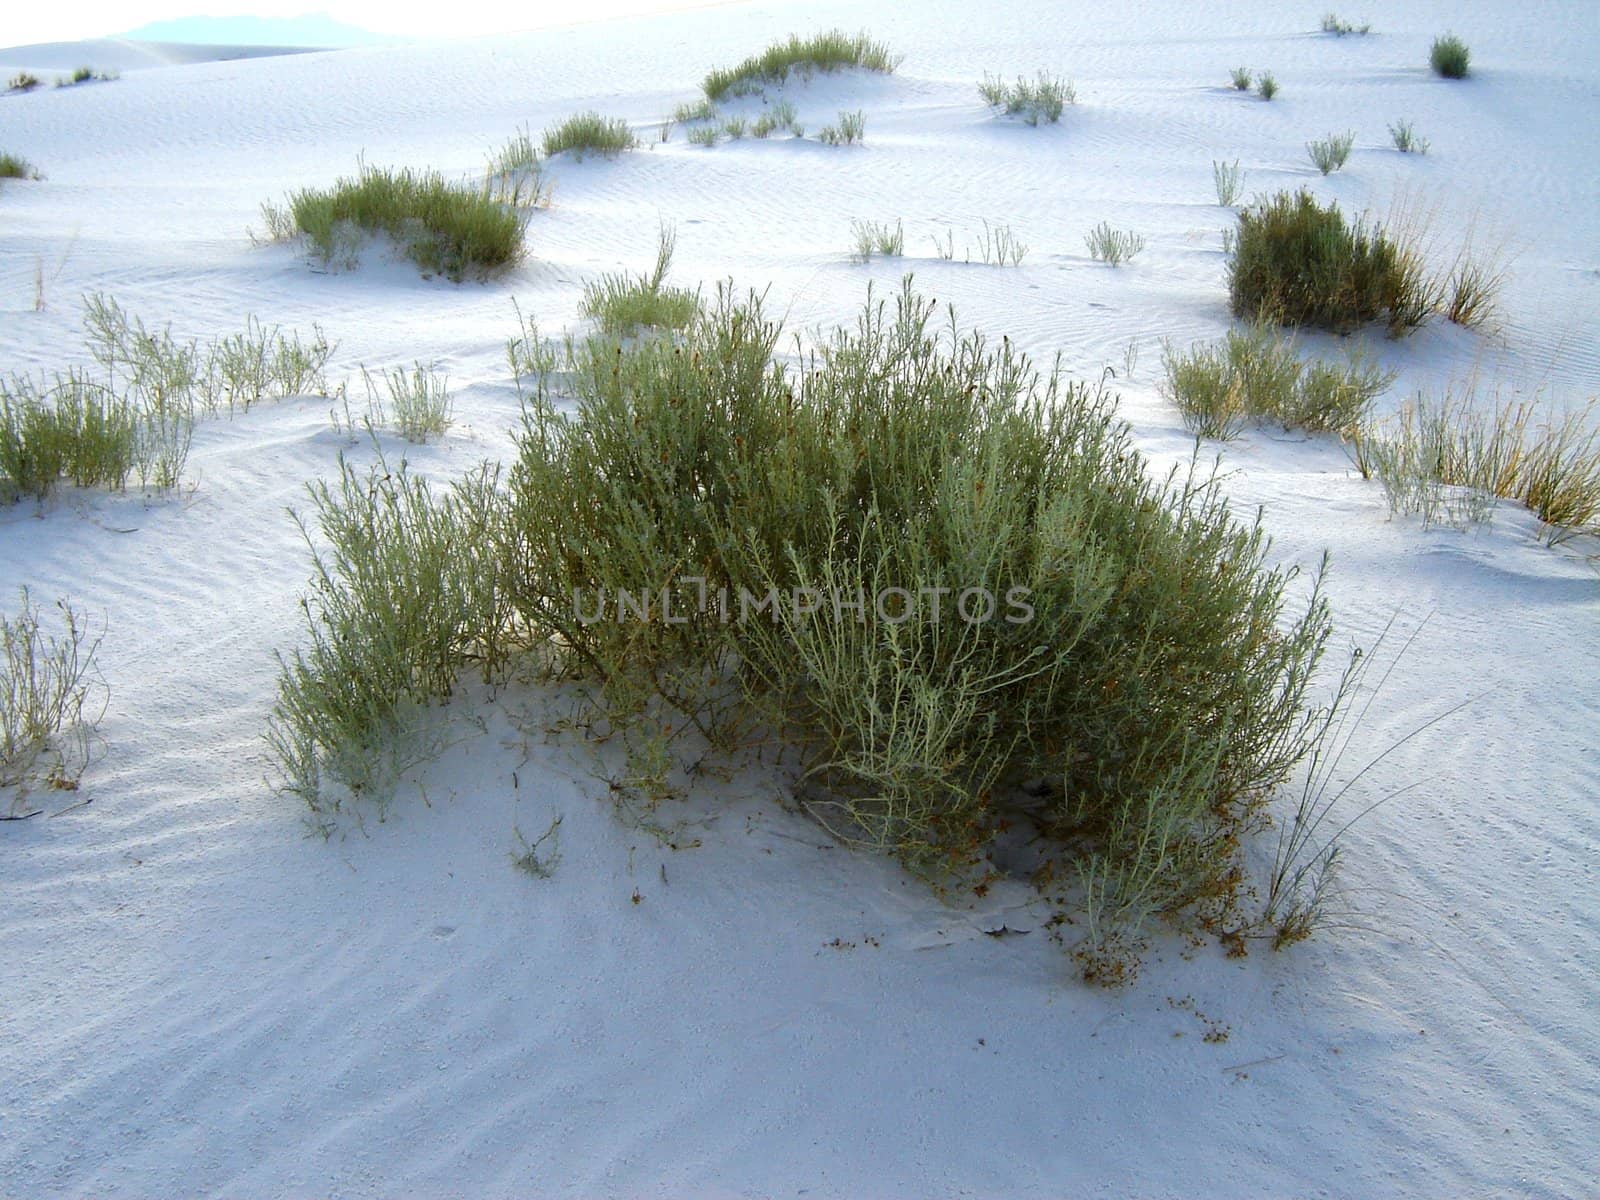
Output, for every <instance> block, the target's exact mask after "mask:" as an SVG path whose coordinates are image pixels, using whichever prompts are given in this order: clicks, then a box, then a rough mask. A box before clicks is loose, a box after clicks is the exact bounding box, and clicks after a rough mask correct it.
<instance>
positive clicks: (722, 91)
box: [703, 29, 899, 101]
mask: <svg viewBox="0 0 1600 1200" xmlns="http://www.w3.org/2000/svg"><path fill="white" fill-rule="evenodd" d="M897 65H899V60H898V59H897V58H894V57H892V56H891V55H890V53H889V50H888V47H886V46H884V45H883V44H882V43H880V42H874V41H873V40H872V39H871V38H869V37H868V36H867V35H866V34H865V33H860V34H857V35H855V36H854V37H851V36H850V35H849V34H846V33H844V32H843V31H842V30H838V29H835V30H832V31H830V32H828V33H819V34H816V35H814V36H812V37H809V38H802V37H800V36H799V35H797V34H790V35H789V38H788V40H787V41H783V42H775V43H773V44H772V45H771V46H768V47H767V49H766V50H764V51H762V52H761V53H760V54H758V55H755V56H754V57H751V58H747V59H745V60H744V62H742V63H740V64H739V65H738V66H736V67H731V68H719V69H717V70H714V71H712V72H711V73H710V74H708V75H707V76H706V78H705V84H704V85H703V86H704V90H705V94H706V99H707V100H709V101H720V100H725V99H732V98H733V97H735V96H744V95H749V94H750V93H752V92H758V91H760V90H761V89H762V88H763V87H765V86H768V85H778V84H782V83H783V82H785V81H786V80H787V79H788V78H789V76H790V75H791V74H797V75H799V76H800V77H801V78H809V77H810V76H811V75H812V74H814V73H816V72H819V71H823V72H827V71H842V70H846V69H848V68H852V67H858V68H860V69H861V70H864V71H878V72H881V73H883V74H888V73H890V72H892V71H893V70H894V69H895V67H896V66H897Z"/></svg>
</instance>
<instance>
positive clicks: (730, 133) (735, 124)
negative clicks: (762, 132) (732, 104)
mask: <svg viewBox="0 0 1600 1200" xmlns="http://www.w3.org/2000/svg"><path fill="white" fill-rule="evenodd" d="M749 127H750V126H749V123H748V122H747V121H746V120H745V119H744V118H743V117H729V118H728V119H727V120H725V121H724V122H723V123H722V136H723V137H725V138H727V139H728V140H729V141H730V142H737V141H739V140H741V139H742V138H743V137H744V134H745V130H746V129H748V128H749Z"/></svg>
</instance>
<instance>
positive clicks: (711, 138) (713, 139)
mask: <svg viewBox="0 0 1600 1200" xmlns="http://www.w3.org/2000/svg"><path fill="white" fill-rule="evenodd" d="M721 134H722V130H721V129H719V128H718V127H717V126H715V125H697V126H695V127H694V128H693V129H691V130H689V133H688V138H689V144H690V145H691V146H715V145H716V144H717V139H718V138H719V137H720V136H721Z"/></svg>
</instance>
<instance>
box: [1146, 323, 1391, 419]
mask: <svg viewBox="0 0 1600 1200" xmlns="http://www.w3.org/2000/svg"><path fill="white" fill-rule="evenodd" d="M1162 366H1163V367H1164V368H1165V370H1166V378H1165V380H1164V381H1163V382H1162V386H1161V392H1162V395H1164V396H1165V397H1166V398H1167V399H1168V400H1171V401H1172V402H1173V403H1174V404H1175V405H1177V407H1178V410H1179V412H1181V413H1182V414H1183V423H1184V425H1185V426H1187V427H1188V429H1189V430H1190V431H1191V432H1193V433H1194V434H1196V435H1198V436H1200V437H1212V438H1220V439H1224V440H1226V439H1229V438H1232V437H1234V436H1236V435H1237V434H1238V433H1239V431H1240V430H1241V429H1242V428H1243V427H1244V425H1245V423H1246V422H1249V421H1274V422H1277V423H1278V424H1280V425H1282V426H1283V428H1284V429H1304V430H1306V431H1307V432H1310V433H1327V432H1332V433H1338V434H1340V435H1342V436H1353V434H1354V432H1355V430H1356V429H1357V427H1358V426H1359V425H1360V423H1361V421H1362V420H1363V419H1364V418H1365V417H1366V413H1367V410H1368V409H1369V408H1370V407H1371V405H1372V402H1373V400H1375V399H1376V398H1377V396H1378V395H1379V394H1380V393H1381V392H1382V391H1383V390H1384V389H1385V388H1387V387H1388V386H1389V384H1391V383H1392V382H1394V374H1393V372H1386V371H1383V370H1382V369H1380V368H1379V367H1378V366H1377V365H1376V364H1375V363H1373V362H1371V361H1370V360H1368V359H1366V358H1364V357H1362V356H1361V355H1359V354H1353V355H1351V356H1350V358H1349V359H1348V360H1347V361H1346V362H1345V363H1344V364H1343V365H1342V366H1340V365H1335V364H1332V363H1327V362H1320V361H1319V362H1305V361H1302V360H1301V359H1300V357H1299V356H1298V355H1297V354H1296V353H1295V348H1294V343H1293V341H1291V340H1290V339H1288V338H1281V337H1277V336H1275V335H1274V334H1273V332H1272V331H1271V329H1270V328H1268V327H1267V326H1266V325H1260V324H1258V325H1254V326H1251V327H1250V328H1247V329H1232V330H1229V331H1228V335H1227V337H1226V338H1224V339H1223V340H1222V341H1221V342H1212V343H1210V344H1197V345H1194V346H1191V347H1190V348H1189V350H1188V351H1187V352H1182V353H1180V352H1179V351H1177V350H1175V349H1174V348H1173V347H1172V346H1171V345H1170V344H1169V345H1167V346H1166V347H1165V349H1164V351H1163V353H1162Z"/></svg>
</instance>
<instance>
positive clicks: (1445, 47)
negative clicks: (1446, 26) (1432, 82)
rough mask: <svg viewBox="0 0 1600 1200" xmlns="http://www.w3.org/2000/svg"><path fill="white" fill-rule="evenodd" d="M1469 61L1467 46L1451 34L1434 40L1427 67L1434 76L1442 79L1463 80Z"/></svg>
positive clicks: (1469, 53)
mask: <svg viewBox="0 0 1600 1200" xmlns="http://www.w3.org/2000/svg"><path fill="white" fill-rule="evenodd" d="M1471 60H1472V52H1471V51H1470V50H1468V49H1467V44H1466V43H1465V42H1463V41H1462V40H1461V39H1460V38H1458V37H1456V36H1455V34H1453V33H1450V34H1445V35H1444V36H1443V37H1437V38H1434V39H1433V46H1432V47H1431V48H1430V49H1429V51H1428V65H1429V66H1431V67H1432V68H1433V73H1434V74H1435V75H1438V76H1440V77H1441V78H1444V79H1465V78H1466V77H1467V74H1468V65H1469V63H1470V62H1471Z"/></svg>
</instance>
